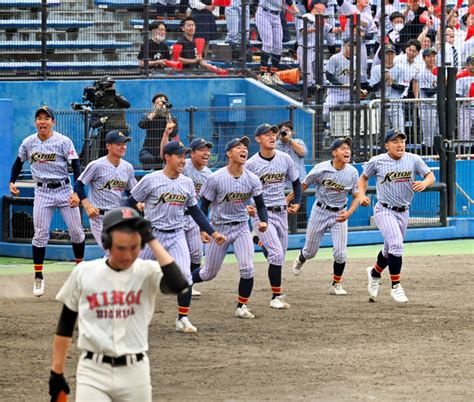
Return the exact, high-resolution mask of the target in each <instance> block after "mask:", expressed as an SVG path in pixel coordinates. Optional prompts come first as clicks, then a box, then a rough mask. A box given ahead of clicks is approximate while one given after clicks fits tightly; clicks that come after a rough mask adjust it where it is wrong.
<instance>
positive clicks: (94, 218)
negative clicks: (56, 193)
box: [74, 130, 137, 248]
mask: <svg viewBox="0 0 474 402" xmlns="http://www.w3.org/2000/svg"><path fill="white" fill-rule="evenodd" d="M131 140H132V139H131V138H130V137H128V136H127V135H126V134H125V133H124V132H123V131H120V130H113V131H110V132H109V133H108V134H107V135H106V137H105V146H106V147H107V155H106V156H103V157H102V158H99V159H96V160H95V161H92V162H90V163H89V164H88V165H87V166H86V168H85V170H84V171H83V172H82V174H81V175H80V176H79V179H78V180H76V182H75V183H74V191H75V192H76V193H77V195H78V196H79V199H80V200H81V204H82V206H83V207H84V209H85V210H86V213H87V215H88V216H89V221H90V226H91V231H92V234H93V235H94V239H95V241H96V242H97V244H98V245H99V246H100V247H102V248H103V246H102V237H101V236H102V220H103V218H104V214H105V213H106V212H107V211H108V210H110V209H112V208H116V207H119V206H120V204H121V202H122V196H123V194H124V192H126V191H130V190H131V189H132V188H133V187H134V186H135V185H136V184H137V180H136V179H135V171H134V169H133V166H132V165H131V164H130V163H128V162H127V161H125V160H123V159H122V158H123V156H124V155H125V152H126V151H127V143H128V142H130V141H131ZM87 185H88V186H89V197H87V195H86V192H85V186H87Z"/></svg>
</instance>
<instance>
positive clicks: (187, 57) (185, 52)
mask: <svg viewBox="0 0 474 402" xmlns="http://www.w3.org/2000/svg"><path fill="white" fill-rule="evenodd" d="M180 27H181V30H182V31H183V36H182V37H181V38H180V39H179V40H178V41H177V42H176V43H177V44H179V45H181V46H182V47H183V48H182V50H181V55H180V57H179V61H180V62H181V63H182V64H183V69H191V68H197V67H199V66H203V67H207V66H208V64H207V63H206V62H205V61H204V59H203V58H202V56H198V54H197V51H196V43H195V42H194V34H195V33H196V23H195V22H194V19H193V18H191V17H186V18H185V19H184V20H182V21H181V23H180Z"/></svg>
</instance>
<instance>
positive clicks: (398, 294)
mask: <svg viewBox="0 0 474 402" xmlns="http://www.w3.org/2000/svg"><path fill="white" fill-rule="evenodd" d="M390 295H391V296H392V298H393V300H395V301H396V302H397V303H406V302H407V301H408V297H406V295H405V291H404V290H403V288H402V285H400V284H399V283H397V284H396V285H395V286H394V287H393V288H392V290H391V291H390Z"/></svg>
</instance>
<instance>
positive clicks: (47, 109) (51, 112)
mask: <svg viewBox="0 0 474 402" xmlns="http://www.w3.org/2000/svg"><path fill="white" fill-rule="evenodd" d="M40 113H46V114H47V115H48V116H49V117H51V118H52V119H53V120H54V110H53V109H51V108H50V107H49V106H48V105H43V106H41V107H40V108H39V109H38V110H37V111H36V112H35V119H36V118H37V117H38V115H39V114H40Z"/></svg>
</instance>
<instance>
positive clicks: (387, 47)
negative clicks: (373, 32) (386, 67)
mask: <svg viewBox="0 0 474 402" xmlns="http://www.w3.org/2000/svg"><path fill="white" fill-rule="evenodd" d="M390 52H391V53H397V49H395V46H393V45H387V46H385V53H390Z"/></svg>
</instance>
